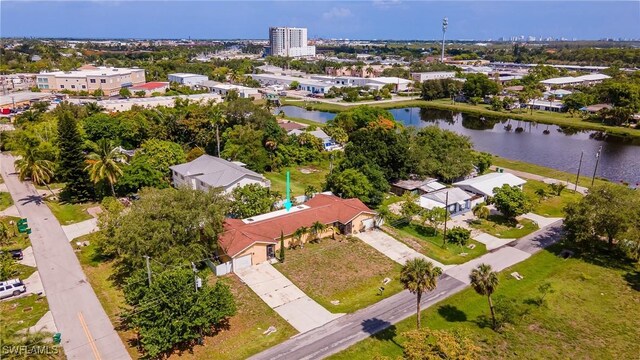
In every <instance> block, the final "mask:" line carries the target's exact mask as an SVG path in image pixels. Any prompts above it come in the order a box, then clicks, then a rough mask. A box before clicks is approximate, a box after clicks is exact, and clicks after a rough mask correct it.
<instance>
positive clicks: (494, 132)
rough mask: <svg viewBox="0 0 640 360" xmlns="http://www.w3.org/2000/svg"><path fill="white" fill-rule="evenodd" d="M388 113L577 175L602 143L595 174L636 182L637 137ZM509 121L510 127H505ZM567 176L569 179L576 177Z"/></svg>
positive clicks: (320, 116)
mask: <svg viewBox="0 0 640 360" xmlns="http://www.w3.org/2000/svg"><path fill="white" fill-rule="evenodd" d="M280 110H282V111H284V112H285V114H286V115H287V116H292V117H299V118H304V119H308V120H312V121H317V122H322V123H324V122H327V121H328V120H331V119H333V118H334V117H335V116H336V114H333V113H329V112H323V111H308V110H305V109H302V108H299V107H296V106H283V107H281V108H278V109H277V110H276V111H280ZM389 111H390V112H391V113H392V114H393V116H394V118H395V119H396V120H397V121H399V122H401V123H403V124H404V125H406V126H416V127H424V126H430V125H435V126H438V127H440V128H443V129H448V130H451V131H455V132H456V133H458V134H462V135H466V136H468V137H469V138H471V141H472V142H473V145H474V148H475V149H477V150H480V151H486V152H489V153H492V154H496V155H499V156H502V157H505V158H509V159H515V160H521V161H525V162H529V163H533V164H537V165H541V166H546V167H550V168H554V169H558V170H562V171H566V172H569V173H574V174H575V173H577V171H578V163H579V161H580V153H581V152H584V157H583V160H582V170H581V174H582V175H584V176H592V175H593V172H594V169H595V163H596V154H597V152H598V149H599V148H600V147H602V153H601V157H600V162H599V164H598V168H597V171H596V176H598V177H602V178H605V179H609V180H611V181H626V182H628V183H630V184H637V183H639V182H640V140H637V139H636V140H629V139H624V138H620V137H615V136H606V137H604V136H603V134H602V133H601V132H597V131H588V130H587V131H583V130H576V129H571V128H566V127H559V126H555V125H543V124H537V123H532V122H526V121H517V120H506V119H495V118H486V119H485V118H482V117H479V116H476V115H471V114H463V113H459V112H452V111H443V110H434V109H424V108H417V107H414V108H402V109H393V110H389ZM509 125H510V127H511V130H510V131H509V130H507V128H508V126H509ZM561 180H565V179H561ZM570 180H571V181H574V180H575V178H574V179H570Z"/></svg>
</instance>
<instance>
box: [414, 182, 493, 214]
mask: <svg viewBox="0 0 640 360" xmlns="http://www.w3.org/2000/svg"><path fill="white" fill-rule="evenodd" d="M483 200H484V197H483V196H481V195H476V194H471V193H468V192H466V191H464V190H462V189H460V188H455V187H454V188H446V189H441V190H438V191H434V192H430V193H426V194H424V195H422V196H420V200H419V201H420V206H421V207H423V208H425V209H429V210H431V209H433V208H436V207H440V208H445V207H446V209H447V210H448V211H449V213H450V214H451V215H457V214H461V213H464V212H467V211H469V210H471V209H473V207H474V206H475V205H476V204H478V203H480V202H482V201H483Z"/></svg>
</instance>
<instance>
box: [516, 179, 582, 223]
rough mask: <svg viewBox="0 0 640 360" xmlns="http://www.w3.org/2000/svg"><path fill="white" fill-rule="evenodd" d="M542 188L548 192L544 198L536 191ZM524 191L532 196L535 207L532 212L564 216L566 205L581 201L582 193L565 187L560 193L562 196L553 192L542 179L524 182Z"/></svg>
mask: <svg viewBox="0 0 640 360" xmlns="http://www.w3.org/2000/svg"><path fill="white" fill-rule="evenodd" d="M539 189H542V190H544V191H545V192H546V193H547V196H546V197H545V198H544V199H541V198H540V197H539V196H538V195H536V191H537V190H539ZM524 192H525V194H527V196H529V197H530V198H531V204H532V205H533V209H532V210H531V212H533V213H535V214H538V215H542V216H546V217H563V216H564V210H563V209H564V207H565V206H566V205H567V204H568V203H570V202H577V201H580V199H581V198H582V195H581V194H580V193H577V192H574V191H573V190H572V189H565V190H563V191H562V192H561V193H560V196H558V195H555V194H553V193H552V192H551V189H550V187H549V185H548V184H545V183H543V182H542V181H536V180H527V183H526V184H524Z"/></svg>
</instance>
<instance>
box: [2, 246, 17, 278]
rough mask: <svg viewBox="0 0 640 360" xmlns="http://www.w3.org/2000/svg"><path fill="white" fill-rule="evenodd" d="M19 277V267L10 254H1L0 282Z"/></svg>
mask: <svg viewBox="0 0 640 360" xmlns="http://www.w3.org/2000/svg"><path fill="white" fill-rule="evenodd" d="M16 275H18V266H17V263H16V262H15V260H13V258H12V257H11V254H9V253H8V252H1V253H0V281H5V280H7V279H11V278H13V277H14V276H16Z"/></svg>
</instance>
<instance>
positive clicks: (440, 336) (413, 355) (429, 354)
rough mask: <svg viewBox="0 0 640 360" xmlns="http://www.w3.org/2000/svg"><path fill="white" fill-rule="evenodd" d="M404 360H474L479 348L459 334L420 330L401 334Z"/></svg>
mask: <svg viewBox="0 0 640 360" xmlns="http://www.w3.org/2000/svg"><path fill="white" fill-rule="evenodd" d="M402 335H403V337H405V338H406V340H405V341H404V342H403V343H402V349H403V355H404V359H405V360H454V359H455V360H474V359H477V358H478V355H479V352H480V348H478V347H477V346H475V345H474V344H473V342H472V341H471V340H469V339H468V338H466V337H464V336H462V334H461V333H459V332H455V331H454V332H449V331H446V330H431V329H420V330H411V331H407V332H405V333H403V334H402Z"/></svg>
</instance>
